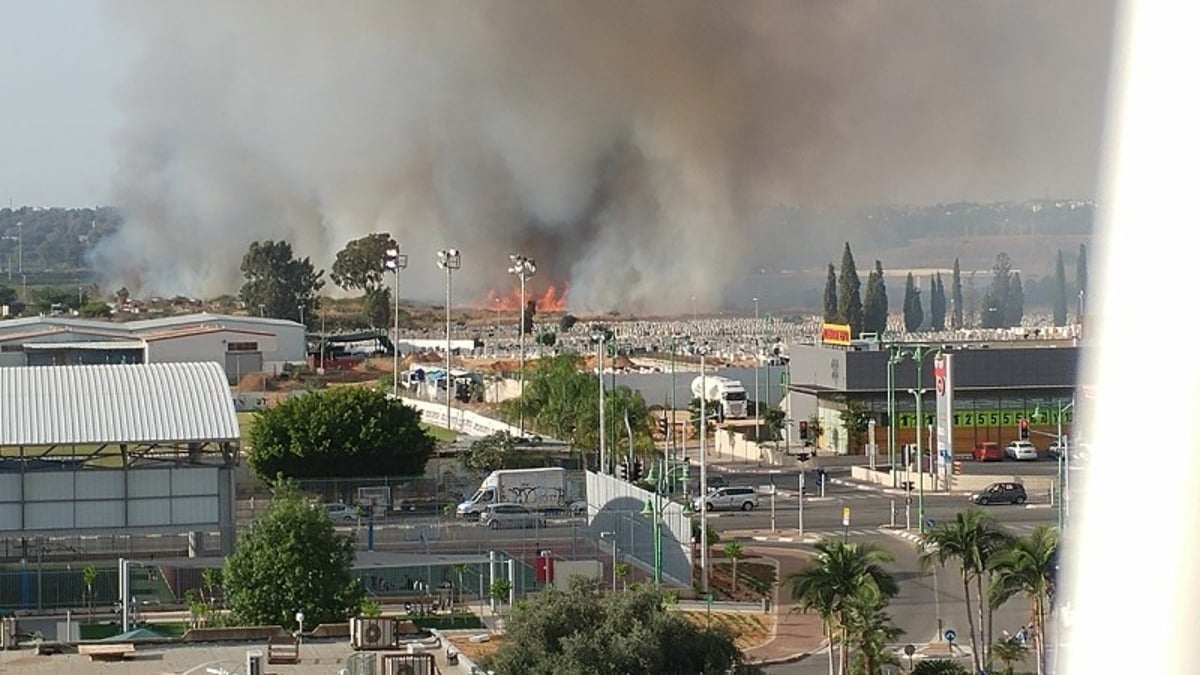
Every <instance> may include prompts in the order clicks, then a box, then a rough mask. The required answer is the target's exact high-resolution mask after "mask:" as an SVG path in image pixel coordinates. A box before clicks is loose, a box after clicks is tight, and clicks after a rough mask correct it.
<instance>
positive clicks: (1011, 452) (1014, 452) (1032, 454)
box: [1004, 441, 1038, 461]
mask: <svg viewBox="0 0 1200 675" xmlns="http://www.w3.org/2000/svg"><path fill="white" fill-rule="evenodd" d="M1004 456H1005V457H1008V458H1009V459H1015V460H1019V461H1025V460H1035V459H1037V458H1038V451H1037V448H1036V447H1034V445H1033V443H1030V442H1029V441H1012V442H1011V443H1009V444H1008V445H1007V446H1005V448H1004Z"/></svg>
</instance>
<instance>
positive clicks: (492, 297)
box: [483, 284, 567, 313]
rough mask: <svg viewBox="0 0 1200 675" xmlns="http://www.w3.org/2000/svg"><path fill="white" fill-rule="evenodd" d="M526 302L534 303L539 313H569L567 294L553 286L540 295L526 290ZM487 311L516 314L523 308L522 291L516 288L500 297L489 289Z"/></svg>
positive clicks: (486, 301)
mask: <svg viewBox="0 0 1200 675" xmlns="http://www.w3.org/2000/svg"><path fill="white" fill-rule="evenodd" d="M525 302H527V303H528V302H533V303H534V306H535V307H536V308H537V311H539V312H546V313H554V312H565V311H567V292H566V290H563V291H562V292H561V293H560V292H559V291H558V288H557V287H555V286H554V285H553V284H551V285H550V286H549V287H548V288H546V290H545V291H544V292H542V293H541V294H540V295H539V294H538V293H536V292H530V291H529V289H528V288H526V289H525ZM483 304H484V307H486V308H487V309H493V310H500V311H503V312H516V311H518V310H519V309H520V308H521V289H519V288H514V289H513V290H512V291H511V292H509V293H508V294H507V295H500V294H499V293H497V292H496V290H495V289H489V290H488V292H487V299H486V300H484V301H483Z"/></svg>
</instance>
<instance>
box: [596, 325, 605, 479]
mask: <svg viewBox="0 0 1200 675" xmlns="http://www.w3.org/2000/svg"><path fill="white" fill-rule="evenodd" d="M604 337H605V335H604V331H602V330H597V331H596V332H595V333H592V339H593V340H595V341H596V379H598V380H599V381H600V466H599V467H598V470H599V471H600V473H608V455H606V454H605V452H604V435H605V434H604Z"/></svg>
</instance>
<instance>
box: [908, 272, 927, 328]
mask: <svg viewBox="0 0 1200 675" xmlns="http://www.w3.org/2000/svg"><path fill="white" fill-rule="evenodd" d="M924 320H925V312H924V311H922V310H921V292H920V291H919V290H917V284H916V282H915V281H913V275H912V272H909V273H908V278H906V279H905V280H904V330H906V331H908V332H909V333H915V332H917V330H918V329H919V328H920V327H921V322H922V321H924Z"/></svg>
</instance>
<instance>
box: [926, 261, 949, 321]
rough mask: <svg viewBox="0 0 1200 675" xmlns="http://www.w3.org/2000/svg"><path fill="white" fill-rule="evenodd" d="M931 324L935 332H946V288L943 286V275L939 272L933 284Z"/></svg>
mask: <svg viewBox="0 0 1200 675" xmlns="http://www.w3.org/2000/svg"><path fill="white" fill-rule="evenodd" d="M929 314H930V323H931V324H932V325H933V329H934V330H946V287H945V286H944V285H943V284H942V273H941V272H938V273H937V277H936V278H935V279H934V283H933V297H932V298H931V299H930V301H929Z"/></svg>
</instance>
